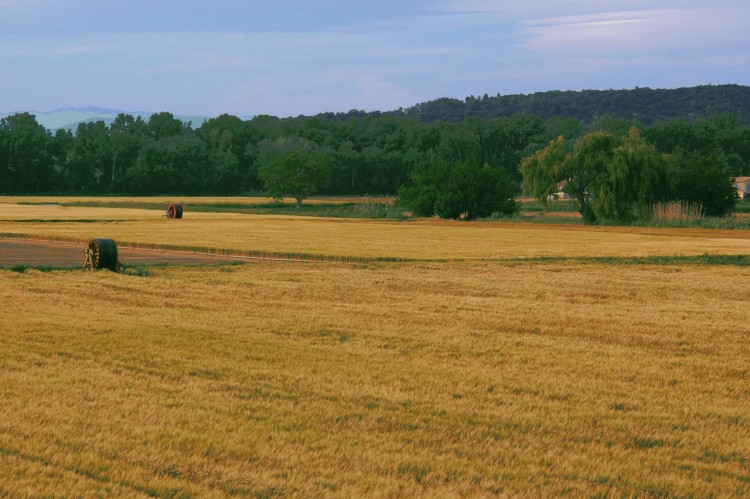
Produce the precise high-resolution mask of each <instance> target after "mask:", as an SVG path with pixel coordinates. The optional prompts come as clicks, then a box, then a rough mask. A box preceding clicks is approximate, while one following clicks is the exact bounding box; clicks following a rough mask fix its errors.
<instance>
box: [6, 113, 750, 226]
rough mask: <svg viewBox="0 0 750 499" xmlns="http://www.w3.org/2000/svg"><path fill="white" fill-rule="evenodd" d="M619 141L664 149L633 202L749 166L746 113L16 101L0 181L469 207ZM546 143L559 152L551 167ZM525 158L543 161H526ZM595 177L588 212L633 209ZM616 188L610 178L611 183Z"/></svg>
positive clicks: (508, 207) (434, 209) (51, 187)
mask: <svg viewBox="0 0 750 499" xmlns="http://www.w3.org/2000/svg"><path fill="white" fill-rule="evenodd" d="M633 130H635V131H636V132H637V133H636V132H632V131H633ZM558 137H562V139H558ZM627 147H635V148H636V149H637V151H639V152H638V153H639V154H640V153H642V152H643V151H648V152H649V154H651V153H653V154H656V155H661V156H658V157H657V156H655V158H656V159H653V158H652V159H653V161H652V162H651V163H649V166H647V167H645V166H644V167H643V168H646V169H647V170H648V172H647V173H643V175H645V176H646V177H647V178H649V179H650V178H651V176H652V174H653V177H654V178H655V179H661V180H658V181H659V182H663V181H664V182H666V181H665V180H664V179H668V180H669V182H667V184H669V185H668V187H664V186H655V187H648V189H646V190H647V191H648V193H649V194H648V196H645V195H642V192H641V191H640V190H638V189H641V188H642V186H641V187H638V188H637V189H636V190H638V193H637V195H638V198H637V199H638V200H637V203H641V204H643V203H647V202H652V201H653V200H660V199H668V198H670V197H674V196H675V194H674V193H675V192H678V191H679V192H686V191H687V190H689V189H694V190H695V189H698V187H697V186H699V185H701V184H700V182H699V181H701V182H702V181H704V180H705V182H708V184H706V183H705V182H704V184H705V185H704V187H701V188H700V189H703V190H705V189H707V188H708V187H706V186H708V185H709V184H710V182H709V181H708V180H706V179H702V178H692V179H688V177H687V176H686V173H685V172H688V171H693V170H694V171H695V172H697V173H696V174H695V175H697V176H698V177H699V176H700V172H704V171H708V170H711V171H715V172H718V173H715V174H714V175H715V177H716V178H719V177H721V178H722V179H724V184H726V183H728V182H729V179H730V178H731V177H732V176H739V175H747V174H748V173H750V172H749V171H748V166H750V126H747V125H743V124H741V122H740V120H739V119H738V117H737V116H736V115H731V114H719V115H713V116H711V117H709V118H705V119H699V120H693V121H688V120H684V119H673V120H668V121H659V122H657V123H654V124H653V125H650V126H645V125H643V124H641V123H640V122H638V121H636V120H629V119H616V118H610V117H606V116H605V117H603V118H601V119H598V120H596V121H594V122H592V123H589V124H586V123H584V122H582V121H581V120H579V119H577V118H571V117H561V116H552V117H549V118H547V119H542V118H541V117H539V116H537V115H533V114H515V115H513V116H511V117H502V118H494V119H481V118H477V117H470V118H466V119H464V120H463V121H461V122H458V123H448V122H442V121H439V122H436V123H425V122H424V121H422V120H420V119H417V118H412V117H407V116H397V115H392V114H385V113H384V114H379V115H377V116H374V115H371V114H368V113H359V114H358V113H354V112H353V113H347V114H346V115H344V116H341V115H318V116H312V117H304V116H300V117H296V118H284V119H279V118H276V117H272V116H265V115H264V116H256V117H255V118H253V119H250V120H242V119H240V118H238V117H236V116H231V115H227V114H224V115H221V116H219V117H216V118H213V119H210V120H207V121H206V122H204V123H203V124H202V125H201V126H200V127H198V128H193V127H192V126H191V124H190V123H183V122H181V121H180V120H178V119H176V118H175V117H174V116H173V115H172V114H171V113H168V112H161V113H156V114H153V115H151V116H150V118H148V120H144V119H142V118H140V117H133V116H131V115H128V114H120V115H118V116H117V118H116V119H115V120H114V122H113V123H112V124H111V125H109V126H107V125H106V124H105V123H104V122H101V121H97V122H92V123H82V124H80V125H79V126H78V128H77V130H76V131H75V132H70V131H66V130H63V129H59V130H56V131H55V132H54V133H52V132H50V131H48V130H46V129H45V128H44V127H43V126H41V125H40V124H39V123H37V121H36V118H35V117H34V116H33V115H31V114H28V113H19V114H15V115H12V116H8V117H6V118H3V119H2V120H0V192H2V193H4V194H71V195H82V194H91V195H94V194H96V195H102V194H105V195H108V194H121V195H155V194H183V195H208V194H211V195H241V194H248V193H266V194H268V195H269V196H272V197H281V196H294V197H295V198H297V200H298V203H301V202H302V200H303V199H304V198H306V197H308V196H310V195H314V194H323V195H393V194H396V193H398V194H399V198H400V199H401V201H402V202H403V203H404V204H405V205H406V206H408V207H410V208H411V209H412V211H414V212H415V214H420V215H432V214H438V215H440V216H444V217H447V218H457V217H459V216H460V217H468V218H473V217H483V216H488V215H489V214H491V213H494V212H500V213H509V212H512V211H513V210H514V209H516V208H517V207H515V205H514V203H512V202H510V201H512V197H514V196H515V195H516V194H518V193H519V189H520V187H521V185H523V187H524V188H525V191H526V192H527V193H530V194H534V195H537V196H538V197H542V198H543V197H544V196H546V193H547V192H548V191H549V189H550V188H551V187H550V186H551V185H555V186H556V185H557V182H559V181H562V180H566V181H569V180H572V181H571V182H568V185H569V186H570V187H569V189H572V188H573V186H574V185H577V184H576V182H577V180H576V179H577V177H575V175H573V174H571V171H573V170H572V168H573V167H572V165H573V164H574V163H575V161H579V159H580V158H582V157H588V156H586V155H587V154H589V153H590V152H591V151H595V152H596V154H599V153H601V158H602V159H601V164H602V165H604V164H605V163H606V162H607V161H610V160H613V159H616V158H619V156H616V154H620V152H618V151H621V150H622V148H627ZM592 148H593V149H592ZM644 148H645V149H644ZM602 151H605V152H602ZM540 155H541V156H540ZM544 155H547V156H550V157H555V158H558V159H559V160H560V162H559V163H558V164H557V166H556V167H555V168H552V167H551V166H549V165H548V164H547V163H545V162H544V161H546V160H544V158H543V156H544ZM524 158H527V159H524ZM528 158H531V159H528ZM534 158H536V160H537V163H538V164H537V163H534V164H535V165H536V166H535V167H532V162H533V160H534ZM576 158H579V159H576ZM657 160H658V161H657ZM530 161H532V162H530ZM618 161H619V160H618ZM649 161H651V159H649ZM563 164H564V165H565V166H564V167H562V166H560V165H563ZM607 164H609V163H607ZM544 165H546V166H544ZM659 165H661V166H659ZM663 165H667V166H663ZM589 167H592V166H591V165H588V166H587V168H589ZM535 168H536V169H535ZM545 168H546V170H545ZM633 168H635V167H633ZM639 168H640V167H639ZM652 170H653V171H652ZM657 170H658V171H657ZM545 172H546V173H545ZM600 173H601V172H600ZM544 174H546V175H548V178H547V180H545V182H546V183H544V186H543V187H540V185H542V183H540V182H541V181H539V182H537V181H532V180H530V178H531V177H530V176H536V177H534V178H537V177H538V178H541V176H543V175H544ZM601 175H605V174H604V173H601ZM627 175H630V173H628V174H627ZM677 179H682V180H679V181H678V180H677ZM654 181H657V180H654ZM680 182H681V183H680ZM602 185H604V184H596V186H595V185H594V184H586V187H585V188H583V190H582V191H580V192H581V193H585V197H579V198H576V199H579V201H580V204H581V209H582V210H585V213H584V215H585V216H587V217H588V218H587V219H588V220H593V219H595V218H597V217H598V218H611V217H614V218H629V217H631V216H633V215H634V214H636V213H638V210H637V209H636V208H635V207H634V205H633V204H632V202H631V201H630V198H627V199H628V201H627V202H626V204H627V203H630V204H629V205H628V207H625V206H624V205H620V204H617V206H616V207H615V208H613V209H609V208H607V209H604V208H601V207H600V206H599V205H598V204H596V203H599V201H598V200H595V199H592V197H591V196H592V192H593V189H594V187H601V186H602ZM722 185H723V184H722ZM621 187H622V186H620V185H619V184H617V185H615V186H613V187H612V189H614V191H617V192H620V191H621V190H622V189H621ZM719 190H721V189H719ZM644 192H645V191H644ZM654 193H657V194H654ZM634 195H635V194H632V193H630V194H628V196H631V197H632V196H634ZM581 196H584V194H581ZM644 196H645V197H644ZM695 197H698V196H697V195H696V196H695ZM699 201H700V202H702V203H703V204H704V206H708V205H709V202H708V201H707V200H699ZM607 202H609V201H607ZM617 202H618V203H619V201H617ZM634 202H635V201H634ZM602 203H604V201H602ZM637 203H636V204H637ZM605 204H606V203H605ZM602 206H603V205H602ZM607 206H609V205H607ZM608 210H609V211H608ZM714 211H715V212H716V213H719V212H725V210H723V209H717V210H714ZM592 217H593V218H592Z"/></svg>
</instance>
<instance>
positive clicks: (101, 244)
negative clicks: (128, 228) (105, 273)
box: [83, 238, 120, 272]
mask: <svg viewBox="0 0 750 499" xmlns="http://www.w3.org/2000/svg"><path fill="white" fill-rule="evenodd" d="M83 267H84V268H87V269H91V270H99V269H109V270H111V271H112V272H117V271H118V270H119V267H120V261H119V259H118V258H117V243H115V241H114V240H112V239H104V238H92V239H89V242H88V243H86V260H85V261H84V263H83Z"/></svg>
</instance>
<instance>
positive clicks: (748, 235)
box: [0, 203, 750, 260]
mask: <svg viewBox="0 0 750 499" xmlns="http://www.w3.org/2000/svg"><path fill="white" fill-rule="evenodd" d="M0 234H4V235H12V236H26V237H38V238H44V239H61V240H68V241H85V240H87V239H88V238H90V237H108V238H113V239H115V240H116V241H118V243H121V244H125V245H132V246H142V247H153V248H159V247H161V248H166V249H179V248H182V249H197V250H203V251H221V252H227V253H236V254H247V255H255V254H261V255H269V256H273V255H280V256H284V255H296V256H303V257H304V256H309V257H322V258H326V257H331V258H337V259H347V258H349V259H355V260H356V259H365V260H366V259H402V260H464V259H511V258H538V257H595V256H597V257H601V256H613V257H625V256H627V257H646V256H686V255H702V254H706V253H708V254H715V255H747V254H750V231H743V230H715V229H671V228H641V227H585V226H580V225H552V224H548V225H542V224H523V223H518V222H475V223H471V224H469V223H464V222H453V221H441V220H420V221H414V222H391V221H383V220H349V219H335V218H329V219H325V218H314V217H302V216H283V215H246V214H236V213H190V212H188V213H186V214H185V218H184V219H183V220H179V221H177V220H166V219H163V218H162V217H161V212H159V211H156V210H145V209H133V208H95V207H66V206H56V205H53V206H44V205H25V204H17V203H9V204H2V203H0Z"/></svg>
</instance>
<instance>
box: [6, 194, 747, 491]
mask: <svg viewBox="0 0 750 499" xmlns="http://www.w3.org/2000/svg"><path fill="white" fill-rule="evenodd" d="M6 208H7V209H6ZM62 209H63V210H65V209H68V210H78V209H81V210H87V211H85V212H84V211H82V212H75V213H74V214H73V215H72V218H67V219H66V218H64V217H59V216H58V215H57V214H52V212H50V211H46V212H45V211H44V210H48V207H45V206H37V207H33V206H28V205H24V206H20V205H2V204H1V203H0V219H3V220H5V221H2V222H0V233H2V234H4V235H5V236H4V237H0V265H4V264H3V263H2V259H3V258H5V259H6V261H9V262H10V260H11V258H22V259H23V258H25V259H29V258H30V256H31V255H34V254H36V255H37V257H35V258H39V261H40V262H41V260H42V259H44V258H56V257H58V256H60V255H61V254H62V250H61V248H68V250H69V251H70V257H69V258H71V259H72V258H74V259H75V265H74V266H76V267H78V266H80V265H81V264H82V251H83V242H84V241H86V240H87V239H88V238H89V237H91V236H92V235H96V236H97V237H107V238H113V239H115V240H116V241H117V242H118V246H119V247H120V248H121V251H122V252H123V259H124V260H126V257H125V255H127V260H126V263H134V264H139V265H143V266H145V269H144V270H145V271H144V272H132V273H128V274H116V273H112V272H106V271H104V272H91V271H83V270H78V269H73V270H52V271H48V269H44V270H45V272H41V271H38V270H35V269H33V268H31V269H26V270H25V272H12V271H11V270H8V269H5V270H3V269H0V304H2V306H0V331H1V334H0V407H2V408H3V410H2V417H1V418H0V496H5V495H10V496H30V497H36V496H76V497H77V496H112V495H124V496H151V497H189V496H201V497H202V496H242V497H248V496H249V497H272V496H293V497H318V496H337V497H359V496H387V497H391V496H407V497H446V496H450V497H453V496H473V497H477V496H481V497H484V496H493V495H501V496H528V497H532V496H533V497H537V496H560V495H573V496H628V497H630V496H646V497H650V496H659V497H673V496H699V497H703V496H717V497H727V496H737V497H747V496H748V495H750V419H749V418H748V414H750V383H749V382H748V380H749V379H750V370H749V368H748V366H750V341H748V339H749V338H750V326H748V323H747V321H746V320H744V313H743V311H744V309H745V308H746V307H747V303H749V302H750V271H748V269H750V232H748V231H740V230H734V231H728V230H725V231H721V230H706V229H690V230H685V229H656V228H637V227H584V226H574V225H540V224H523V223H515V222H514V223H506V222H489V223H465V222H443V221H436V220H421V221H416V222H408V223H403V222H401V223H396V222H384V221H368V220H340V219H322V218H312V217H308V218H305V217H288V216H257V215H241V214H233V213H221V214H209V213H203V214H195V215H196V216H194V217H193V216H192V215H193V214H191V216H190V217H189V218H186V219H185V220H182V221H169V220H163V219H160V217H159V215H160V214H159V213H152V212H151V211H149V210H145V211H146V212H147V213H140V212H138V211H137V210H132V209H128V208H94V207H69V208H62ZM14 210H15V211H14ZM88 210H92V211H88ZM107 210H114V211H107ZM76 217H81V218H80V219H79V218H76ZM87 217H91V218H90V219H88V218H87ZM118 217H119V218H118ZM83 219H86V220H87V221H81V220H83ZM76 220H78V221H76ZM9 234H16V235H21V236H22V237H25V238H29V239H30V240H29V241H19V240H17V239H8V238H7V237H8V235H9ZM126 246H135V247H136V248H135V249H129V248H126ZM149 247H150V248H160V249H158V251H149V250H147V249H144V248H149ZM31 248H36V249H31ZM170 248H171V249H176V248H182V249H200V250H202V251H207V252H215V253H222V252H237V253H240V254H242V255H257V254H262V255H265V256H283V257H288V256H291V255H302V256H309V257H317V258H322V259H326V260H336V259H342V258H343V259H346V258H350V257H351V261H349V262H347V263H342V262H335V261H334V262H331V261H327V262H325V263H321V262H311V261H306V262H304V263H297V264H293V265H292V264H290V263H289V262H278V261H266V262H262V263H261V264H258V265H252V266H245V265H223V266H218V265H213V263H214V262H216V261H224V260H226V257H219V258H216V257H213V256H206V255H193V254H191V253H185V252H182V253H177V252H170V251H167V250H168V249H170ZM68 250H66V251H68ZM13 255H16V256H15V257H13ZM66 258H67V257H66ZM138 258H143V260H140V261H138ZM159 258H165V259H167V260H168V262H167V263H192V262H191V260H189V259H190V258H197V259H199V260H200V261H195V263H197V264H199V265H196V266H179V265H168V266H157V265H152V264H153V263H155V262H159V263H162V262H161V261H159ZM378 258H380V259H382V260H381V261H377V259H378ZM389 259H390V260H389ZM397 259H401V260H402V261H391V260H397ZM50 261H51V260H50ZM61 261H62V260H61ZM61 261H60V262H61ZM71 261H72V260H71ZM60 262H58V263H57V264H56V265H55V264H50V263H46V264H40V265H39V266H40V267H41V266H46V267H55V266H66V265H62V264H60ZM14 265H28V263H24V262H19V263H15V264H8V265H7V266H9V267H12V266H14ZM139 270H140V269H139Z"/></svg>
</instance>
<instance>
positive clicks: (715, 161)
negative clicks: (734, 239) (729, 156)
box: [676, 152, 738, 217]
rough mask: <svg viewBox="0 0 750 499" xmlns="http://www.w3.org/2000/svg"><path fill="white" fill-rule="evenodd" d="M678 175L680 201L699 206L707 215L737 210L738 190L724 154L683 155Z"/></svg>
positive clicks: (679, 160)
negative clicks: (735, 207) (735, 208)
mask: <svg viewBox="0 0 750 499" xmlns="http://www.w3.org/2000/svg"><path fill="white" fill-rule="evenodd" d="M677 172H678V173H677V187H676V197H677V199H680V200H682V201H687V202H690V203H699V204H700V205H701V206H702V207H703V213H704V214H705V215H707V216H717V217H720V216H725V215H728V214H729V213H731V212H732V211H733V210H734V206H735V204H736V203H737V199H738V196H737V190H736V189H735V187H734V182H733V177H732V174H731V171H730V169H729V165H728V163H727V160H726V158H725V157H724V155H723V154H721V153H718V152H716V153H711V154H701V153H699V152H693V153H690V154H688V155H679V156H678V168H677Z"/></svg>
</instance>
